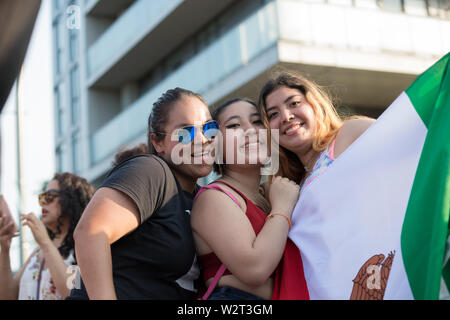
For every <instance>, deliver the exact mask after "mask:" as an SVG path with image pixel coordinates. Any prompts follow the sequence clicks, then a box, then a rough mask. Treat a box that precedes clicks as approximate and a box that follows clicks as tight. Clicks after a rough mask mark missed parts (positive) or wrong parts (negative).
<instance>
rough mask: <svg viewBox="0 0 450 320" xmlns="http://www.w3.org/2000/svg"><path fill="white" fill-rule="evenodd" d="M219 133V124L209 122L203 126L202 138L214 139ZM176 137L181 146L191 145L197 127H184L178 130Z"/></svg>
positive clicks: (212, 121)
mask: <svg viewBox="0 0 450 320" xmlns="http://www.w3.org/2000/svg"><path fill="white" fill-rule="evenodd" d="M218 131H219V123H218V122H217V121H215V120H211V121H208V122H206V123H205V124H203V126H202V132H203V134H204V136H205V137H206V138H208V139H210V140H211V139H214V138H215V137H216V136H217V133H218ZM155 133H159V134H165V135H170V133H165V132H155ZM174 134H175V135H176V136H177V139H178V142H180V143H182V144H188V143H191V142H192V141H193V140H194V138H195V136H196V135H197V127H196V126H186V127H183V128H180V129H178V130H177V131H176V132H175V133H174Z"/></svg>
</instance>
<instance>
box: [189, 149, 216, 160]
mask: <svg viewBox="0 0 450 320" xmlns="http://www.w3.org/2000/svg"><path fill="white" fill-rule="evenodd" d="M210 153H211V150H208V151H202V152H198V153H193V154H192V155H191V157H194V158H195V157H203V156H207V155H209V154H210Z"/></svg>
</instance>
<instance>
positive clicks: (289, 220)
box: [266, 212, 292, 230]
mask: <svg viewBox="0 0 450 320" xmlns="http://www.w3.org/2000/svg"><path fill="white" fill-rule="evenodd" d="M274 216H281V217H284V218H286V220H287V222H288V223H289V230H291V228H292V222H291V218H289V217H288V216H287V215H285V214H283V213H277V212H272V213H271V214H269V215H268V216H267V218H266V221H267V220H268V219H270V218H273V217H274Z"/></svg>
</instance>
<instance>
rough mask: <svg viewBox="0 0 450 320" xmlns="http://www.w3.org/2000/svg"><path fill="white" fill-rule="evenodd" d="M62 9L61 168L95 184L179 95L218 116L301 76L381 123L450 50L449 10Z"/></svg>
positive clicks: (75, 4)
mask: <svg viewBox="0 0 450 320" xmlns="http://www.w3.org/2000/svg"><path fill="white" fill-rule="evenodd" d="M53 3H54V4H53V14H52V16H53V34H54V61H55V62H54V63H55V68H54V70H55V72H54V73H55V74H54V99H55V121H56V124H55V128H56V132H55V146H56V147H55V156H56V167H57V170H58V171H72V172H75V173H77V174H80V175H82V176H84V177H86V178H88V179H89V180H90V181H91V182H93V183H94V184H98V183H100V182H101V180H102V179H103V177H104V175H105V173H107V171H108V170H109V169H110V168H111V162H112V161H113V157H114V154H115V152H116V151H117V149H118V148H119V147H120V146H130V147H131V146H134V145H136V144H138V143H140V142H145V141H146V129H147V117H148V115H149V113H150V111H151V107H152V104H153V102H154V101H156V99H157V98H158V97H159V96H160V95H161V94H162V93H163V92H164V91H165V90H167V89H169V88H173V87H176V86H181V87H185V88H187V89H190V90H193V91H195V92H198V93H200V94H202V95H203V96H204V97H205V98H206V100H207V101H208V103H209V104H210V105H216V104H218V103H220V102H221V101H224V100H225V99H228V98H230V97H235V96H246V97H249V98H253V99H256V98H257V96H258V92H259V89H260V87H261V85H262V84H263V83H264V82H265V80H266V79H267V78H268V77H269V76H270V75H271V74H273V72H274V71H276V70H280V69H293V70H295V71H298V72H300V73H302V74H305V75H307V76H310V77H311V78H312V79H313V80H315V81H316V82H317V83H319V84H320V85H322V86H325V87H326V88H327V89H329V91H330V92H331V93H332V94H333V95H334V96H336V97H338V98H339V100H338V105H339V106H341V108H342V109H341V110H347V111H350V112H358V113H361V114H366V115H370V116H374V117H377V116H378V115H379V114H381V113H382V111H383V110H384V109H385V108H386V107H387V106H389V104H390V103H391V102H392V101H393V100H394V99H395V98H396V97H397V96H398V94H399V93H400V92H401V91H402V90H404V89H406V88H407V87H408V85H409V84H410V83H411V82H412V81H413V79H414V78H415V77H416V76H417V75H418V74H420V73H421V72H423V71H424V70H425V69H427V68H428V67H429V66H431V65H432V64H433V63H434V62H435V61H437V60H438V59H439V58H440V57H441V56H443V55H444V54H445V53H447V52H448V51H450V1H448V0H315V1H312V0H245V1H237V0H184V1H183V0H83V1H75V0H71V1H66V0H55V1H54V2H53Z"/></svg>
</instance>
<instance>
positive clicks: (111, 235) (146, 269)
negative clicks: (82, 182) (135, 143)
mask: <svg viewBox="0 0 450 320" xmlns="http://www.w3.org/2000/svg"><path fill="white" fill-rule="evenodd" d="M217 127H218V126H217V123H216V122H214V121H212V119H211V114H210V112H209V110H208V106H207V104H206V103H205V101H204V100H203V98H202V97H201V96H199V95H198V94H195V93H193V92H191V91H189V90H185V89H181V88H176V89H172V90H168V91H167V92H165V93H164V94H163V95H162V96H161V97H160V98H159V99H158V101H157V102H155V103H154V105H153V109H152V112H151V114H150V116H149V120H148V146H149V149H150V150H152V154H151V155H139V156H135V157H132V158H130V159H128V160H126V161H123V162H121V163H119V164H118V165H117V166H116V167H115V168H114V169H113V170H112V171H111V172H110V173H109V175H108V176H107V178H106V180H105V181H104V182H103V184H102V185H101V187H100V188H99V189H98V191H97V192H96V193H95V195H94V197H93V199H92V201H91V202H90V203H89V205H88V207H87V208H86V211H85V212H84V214H83V218H82V219H81V221H80V223H79V225H78V226H77V229H76V231H75V243H76V252H77V258H78V265H79V267H80V271H81V277H82V282H81V289H79V290H77V289H73V290H72V293H71V296H70V297H69V299H87V298H90V299H108V300H113V299H193V298H195V296H196V289H195V287H194V281H195V280H196V279H197V278H198V276H199V270H198V266H197V263H196V255H195V246H194V241H193V237H192V230H191V226H190V222H189V214H190V210H191V207H192V201H193V195H194V193H195V191H196V189H197V184H196V182H197V179H198V178H200V177H204V176H206V175H208V174H209V173H210V171H211V169H212V160H211V159H210V158H211V155H210V153H211V150H212V149H213V141H214V137H215V135H216V133H217ZM180 158H181V159H182V160H183V161H181V163H180V161H179V160H180Z"/></svg>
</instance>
